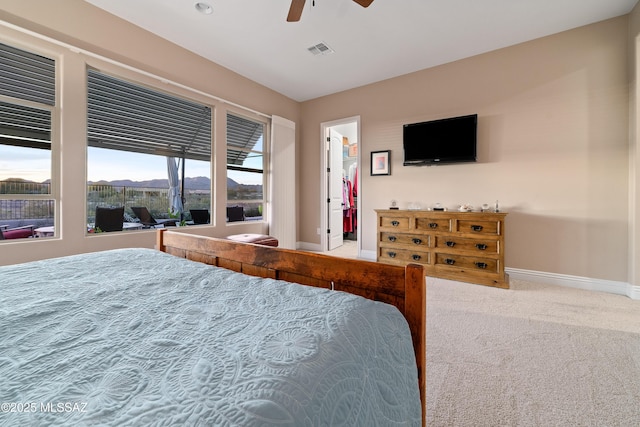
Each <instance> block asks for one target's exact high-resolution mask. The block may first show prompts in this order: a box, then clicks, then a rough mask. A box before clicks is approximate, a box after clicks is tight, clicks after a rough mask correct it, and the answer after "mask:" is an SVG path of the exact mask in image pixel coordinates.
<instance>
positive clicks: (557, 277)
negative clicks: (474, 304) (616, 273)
mask: <svg viewBox="0 0 640 427" xmlns="http://www.w3.org/2000/svg"><path fill="white" fill-rule="evenodd" d="M505 271H506V272H507V273H508V274H509V277H510V278H512V279H518V280H525V281H528V282H538V283H544V284H547V285H558V286H566V287H569V288H576V289H584V290H587V291H598V292H608V293H611V294H617V295H624V296H627V297H629V298H631V299H637V300H640V286H634V285H632V284H630V283H625V282H616V281H613V280H603V279H592V278H590V277H581V276H570V275H568V274H557V273H545V272H542V271H532V270H522V269H519V268H508V267H507V268H505Z"/></svg>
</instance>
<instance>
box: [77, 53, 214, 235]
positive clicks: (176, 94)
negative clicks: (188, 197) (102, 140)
mask: <svg viewBox="0 0 640 427" xmlns="http://www.w3.org/2000/svg"><path fill="white" fill-rule="evenodd" d="M91 72H94V73H99V74H104V75H105V76H107V77H109V78H113V79H116V80H121V81H123V82H125V83H126V84H128V85H132V86H138V87H140V88H144V89H146V90H149V91H152V92H155V93H157V94H160V95H161V96H166V97H173V98H180V99H182V100H184V101H185V102H187V103H192V104H199V105H200V106H202V107H205V108H207V109H208V112H209V114H208V116H207V115H205V117H207V120H208V121H209V125H210V134H209V158H208V159H207V160H204V159H196V160H199V161H205V162H208V163H209V180H210V182H211V183H213V182H214V174H215V164H214V158H215V148H214V144H213V141H214V134H215V126H216V123H215V109H216V108H217V106H216V104H215V103H212V102H211V100H205V99H201V97H199V96H194V95H197V94H194V93H193V92H192V91H191V90H189V89H188V88H187V90H183V89H184V88H182V87H177V86H174V85H171V86H170V88H171V89H174V90H168V89H167V87H166V86H161V85H160V84H159V83H161V82H160V81H158V79H156V78H149V77H148V76H147V75H145V74H144V73H143V72H141V71H139V70H131V69H129V70H127V69H123V68H122V67H118V66H116V67H111V66H109V65H107V66H102V65H99V64H95V63H92V62H90V61H87V62H86V77H87V94H86V95H87V96H86V98H85V99H86V101H87V139H86V141H85V147H86V150H87V157H86V160H87V168H86V169H87V172H86V176H85V179H86V180H87V182H88V173H89V164H88V160H89V157H88V150H89V148H90V147H94V148H101V149H107V150H115V151H121V152H124V153H132V154H147V155H158V156H170V155H171V154H177V152H176V151H171V150H167V151H166V152H165V151H163V150H160V151H158V152H155V153H154V152H145V151H140V150H135V149H133V150H117V149H116V148H110V147H104V146H100V145H92V144H90V142H89V117H88V114H89V111H88V110H89V83H88V81H89V74H90V73H91ZM187 160H189V158H187ZM180 161H182V158H180ZM179 172H180V171H179ZM215 197H216V196H215V190H214V188H213V185H210V187H209V203H208V209H209V211H210V212H211V211H212V207H213V206H215ZM183 198H184V196H183ZM84 205H85V212H86V216H87V218H89V217H90V216H91V212H90V211H89V200H88V194H87V195H86V196H85V200H84ZM125 212H126V210H125ZM187 213H188V208H184V207H183V217H184V215H186V214H187ZM125 216H126V215H125ZM178 220H180V219H178ZM87 234H93V233H92V232H91V230H89V231H88V233H87Z"/></svg>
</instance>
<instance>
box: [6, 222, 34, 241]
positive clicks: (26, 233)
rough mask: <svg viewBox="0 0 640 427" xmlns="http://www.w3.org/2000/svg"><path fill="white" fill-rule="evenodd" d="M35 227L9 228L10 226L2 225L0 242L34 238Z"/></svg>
mask: <svg viewBox="0 0 640 427" xmlns="http://www.w3.org/2000/svg"><path fill="white" fill-rule="evenodd" d="M34 228H35V226H34V225H23V226H22V227H13V228H9V226H8V225H0V240H10V239H27V238H29V237H33V236H34V234H33V229H34Z"/></svg>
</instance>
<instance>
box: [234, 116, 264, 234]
mask: <svg viewBox="0 0 640 427" xmlns="http://www.w3.org/2000/svg"><path fill="white" fill-rule="evenodd" d="M230 115H231V116H235V117H237V118H239V119H242V120H247V121H251V122H254V123H259V124H261V125H262V151H257V150H253V149H251V150H242V151H246V152H247V153H249V154H250V153H259V154H260V155H261V156H262V169H255V168H248V167H244V166H234V165H229V163H228V156H227V151H228V150H229V141H228V135H227V134H228V118H229V116H230ZM225 137H226V138H227V139H226V140H225V178H226V179H227V180H228V178H229V171H230V170H235V171H238V172H249V173H261V174H262V184H261V185H262V199H229V188H228V186H227V182H228V181H227V180H225V207H230V206H233V205H242V204H254V203H258V204H260V205H261V206H262V215H261V216H262V218H261V219H260V220H255V222H258V221H259V222H268V211H269V210H268V207H267V204H268V200H269V165H270V160H269V157H270V141H271V119H270V118H266V117H261V116H258V115H252V114H249V113H247V112H245V111H238V110H235V109H228V110H227V111H226V114H225ZM234 149H236V150H237V149H238V148H237V147H234ZM243 222H247V219H246V218H245V220H244V221H243ZM232 223H233V221H228V220H227V221H226V224H227V225H229V224H232ZM241 223H242V222H241Z"/></svg>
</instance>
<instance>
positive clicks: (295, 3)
mask: <svg viewBox="0 0 640 427" xmlns="http://www.w3.org/2000/svg"><path fill="white" fill-rule="evenodd" d="M305 1H306V0H291V7H289V15H287V22H298V21H299V20H300V16H302V9H303V8H304V2H305ZM353 1H354V2H356V3H358V4H359V5H360V6H362V7H369V5H370V4H371V3H373V0H353Z"/></svg>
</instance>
